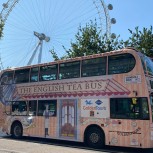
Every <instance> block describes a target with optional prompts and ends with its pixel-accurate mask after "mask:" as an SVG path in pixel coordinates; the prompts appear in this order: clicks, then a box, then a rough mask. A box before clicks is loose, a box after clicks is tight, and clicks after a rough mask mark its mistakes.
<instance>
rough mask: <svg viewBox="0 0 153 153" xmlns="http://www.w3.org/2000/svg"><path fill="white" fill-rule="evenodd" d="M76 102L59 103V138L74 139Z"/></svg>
mask: <svg viewBox="0 0 153 153" xmlns="http://www.w3.org/2000/svg"><path fill="white" fill-rule="evenodd" d="M76 104H77V103H76V100H61V102H60V133H59V135H60V137H68V138H70V139H75V138H76V119H77V115H76Z"/></svg>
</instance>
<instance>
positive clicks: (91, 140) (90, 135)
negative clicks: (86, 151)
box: [85, 127, 105, 149]
mask: <svg viewBox="0 0 153 153" xmlns="http://www.w3.org/2000/svg"><path fill="white" fill-rule="evenodd" d="M85 143H86V144H87V145H88V146H89V147H92V148H97V149H99V148H103V147H104V146H105V135H104V132H103V131H102V130H100V129H99V128H98V127H90V128H89V129H88V130H87V131H86V134H85Z"/></svg>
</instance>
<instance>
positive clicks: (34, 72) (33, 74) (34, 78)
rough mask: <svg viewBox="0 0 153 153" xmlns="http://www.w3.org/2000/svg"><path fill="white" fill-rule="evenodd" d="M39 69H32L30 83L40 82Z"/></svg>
mask: <svg viewBox="0 0 153 153" xmlns="http://www.w3.org/2000/svg"><path fill="white" fill-rule="evenodd" d="M38 70H39V68H38V67H34V68H31V73H30V82H38Z"/></svg>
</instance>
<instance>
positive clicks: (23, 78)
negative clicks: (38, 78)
mask: <svg viewBox="0 0 153 153" xmlns="http://www.w3.org/2000/svg"><path fill="white" fill-rule="evenodd" d="M29 72H30V69H23V70H16V71H15V75H14V80H15V83H27V82H29Z"/></svg>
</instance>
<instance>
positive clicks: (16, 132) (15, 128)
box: [11, 123, 23, 139]
mask: <svg viewBox="0 0 153 153" xmlns="http://www.w3.org/2000/svg"><path fill="white" fill-rule="evenodd" d="M11 131H12V132H11V133H12V137H13V138H15V139H20V138H21V137H22V134H23V129H22V125H21V124H20V123H14V124H13V125H12V129H11Z"/></svg>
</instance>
